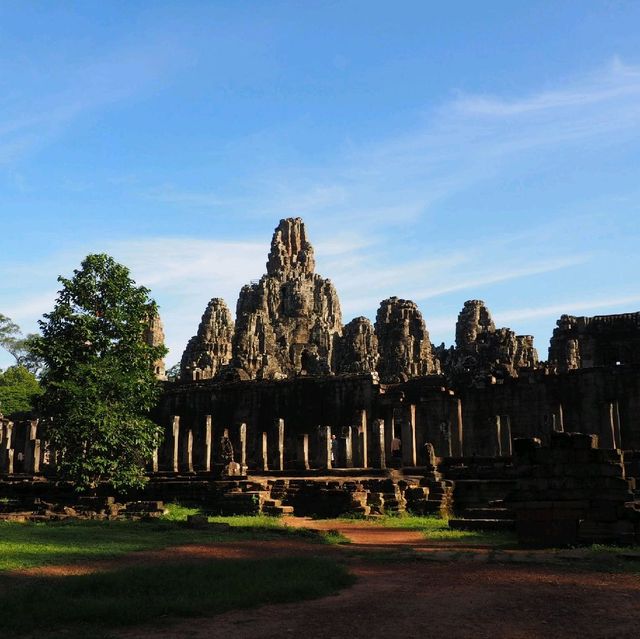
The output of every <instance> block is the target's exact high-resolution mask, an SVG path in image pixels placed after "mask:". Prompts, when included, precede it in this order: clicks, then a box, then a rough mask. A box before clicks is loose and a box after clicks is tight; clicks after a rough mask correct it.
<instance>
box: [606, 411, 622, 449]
mask: <svg viewBox="0 0 640 639" xmlns="http://www.w3.org/2000/svg"><path fill="white" fill-rule="evenodd" d="M609 427H610V431H611V448H614V449H615V448H620V411H619V408H618V402H617V401H616V402H611V403H610V404H609Z"/></svg>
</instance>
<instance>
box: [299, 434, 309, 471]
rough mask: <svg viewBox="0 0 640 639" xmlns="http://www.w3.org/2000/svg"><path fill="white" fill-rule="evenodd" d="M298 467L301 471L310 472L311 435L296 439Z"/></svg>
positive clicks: (300, 436)
mask: <svg viewBox="0 0 640 639" xmlns="http://www.w3.org/2000/svg"><path fill="white" fill-rule="evenodd" d="M296 465H297V467H298V468H299V469H300V470H309V435H307V434H304V435H298V437H297V438H296Z"/></svg>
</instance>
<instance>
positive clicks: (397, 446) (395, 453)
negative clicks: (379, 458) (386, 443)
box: [391, 435, 402, 459]
mask: <svg viewBox="0 0 640 639" xmlns="http://www.w3.org/2000/svg"><path fill="white" fill-rule="evenodd" d="M391 457H393V458H394V459H400V458H401V457H402V441H401V440H400V438H399V437H397V436H395V435H394V437H393V439H392V440H391Z"/></svg>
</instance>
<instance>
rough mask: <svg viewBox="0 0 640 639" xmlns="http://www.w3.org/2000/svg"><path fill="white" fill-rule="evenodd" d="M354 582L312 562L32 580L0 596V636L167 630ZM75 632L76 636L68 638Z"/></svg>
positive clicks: (335, 568)
mask: <svg viewBox="0 0 640 639" xmlns="http://www.w3.org/2000/svg"><path fill="white" fill-rule="evenodd" d="M353 581H354V578H353V577H352V576H351V575H350V574H349V573H348V572H347V570H346V569H345V568H344V567H343V566H341V565H339V564H336V563H335V562H331V561H327V560H322V559H313V558H295V559H265V560H260V561H256V560H221V561H209V562H204V563H197V564H196V563H188V564H171V563H168V564H167V563H165V564H162V565H158V566H145V567H129V568H124V569H121V570H116V571H110V572H103V573H95V574H90V575H76V576H69V577H53V578H44V579H32V580H27V581H26V583H24V584H22V585H19V586H17V587H14V588H12V589H10V590H9V591H8V592H6V593H4V594H3V595H1V596H0V606H1V609H2V615H0V635H1V636H5V633H6V635H7V636H8V634H9V633H11V634H14V635H15V634H18V635H19V634H20V633H22V634H26V633H32V632H34V631H42V630H48V631H50V630H54V631H55V630H57V629H64V630H65V634H64V636H65V637H68V636H79V637H80V636H95V629H96V627H97V628H108V627H117V626H126V625H134V624H140V623H145V622H153V621H158V622H160V623H163V624H165V623H166V621H167V618H172V617H173V618H175V617H195V616H203V615H205V616H208V615H213V614H218V613H221V612H225V611H227V610H232V609H238V608H251V607H256V606H260V605H262V604H266V603H285V602H291V601H300V600H305V599H311V598H315V597H321V596H324V595H328V594H331V593H335V592H337V591H338V590H340V589H341V588H344V587H346V586H349V585H351V584H352V583H353ZM70 602H73V605H69V604H70ZM83 628H84V630H86V631H89V630H90V631H91V632H90V633H88V634H85V633H84V630H83ZM72 629H73V630H75V631H76V633H77V634H74V635H69V630H72Z"/></svg>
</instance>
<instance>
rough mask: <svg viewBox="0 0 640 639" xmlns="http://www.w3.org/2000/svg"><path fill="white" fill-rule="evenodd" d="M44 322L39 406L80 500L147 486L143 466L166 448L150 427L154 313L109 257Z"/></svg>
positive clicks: (70, 282)
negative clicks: (104, 490) (107, 488)
mask: <svg viewBox="0 0 640 639" xmlns="http://www.w3.org/2000/svg"><path fill="white" fill-rule="evenodd" d="M58 281H59V282H60V283H61V284H62V289H61V290H60V291H59V293H58V298H57V300H56V305H55V308H54V309H53V311H52V312H51V313H48V314H46V315H45V316H44V318H45V319H44V320H42V321H40V328H41V331H42V336H41V337H40V338H38V339H37V340H36V344H35V350H36V353H37V354H38V355H39V356H40V357H42V358H43V360H44V363H45V370H44V373H43V375H42V384H43V387H44V391H45V392H44V395H43V397H42V399H41V402H40V409H41V413H42V416H43V417H44V418H45V423H46V428H47V437H48V439H49V441H50V443H51V445H52V447H53V448H54V449H55V450H56V451H57V454H58V459H57V465H58V469H59V472H60V473H61V474H62V476H64V477H66V478H68V479H70V480H72V481H73V482H75V484H76V486H77V488H78V490H84V489H93V488H95V487H96V486H97V484H98V483H99V482H101V481H107V482H109V483H111V485H112V486H113V487H114V488H116V489H120V488H127V487H131V486H139V485H141V484H142V483H143V482H144V464H145V462H147V461H148V460H149V459H150V458H151V455H152V452H153V450H154V448H155V447H156V446H157V444H158V441H159V438H160V434H161V432H160V428H159V427H158V426H157V425H156V424H154V423H153V422H152V421H151V420H150V419H149V417H148V415H149V411H150V410H151V409H152V408H153V407H154V405H155V403H156V401H157V398H158V394H159V392H160V386H159V383H158V382H157V380H156V379H155V377H154V374H153V364H154V362H155V361H156V360H158V359H161V358H162V357H163V356H164V355H165V354H166V349H165V348H164V345H160V346H152V345H150V344H149V343H147V341H146V340H145V331H146V327H147V325H148V322H149V319H150V318H151V317H154V316H155V315H156V314H157V306H156V304H155V302H154V301H153V300H151V299H150V298H149V290H148V289H146V288H144V287H142V286H136V284H135V282H134V281H133V280H132V279H131V277H130V276H129V270H128V269H127V268H126V267H124V266H122V265H121V264H118V263H117V262H115V261H114V260H113V258H111V257H109V256H108V255H104V254H99V255H89V256H87V257H86V258H85V259H84V261H83V262H82V264H81V267H80V269H77V270H75V271H74V275H73V277H72V278H71V279H66V278H63V277H59V278H58Z"/></svg>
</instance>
